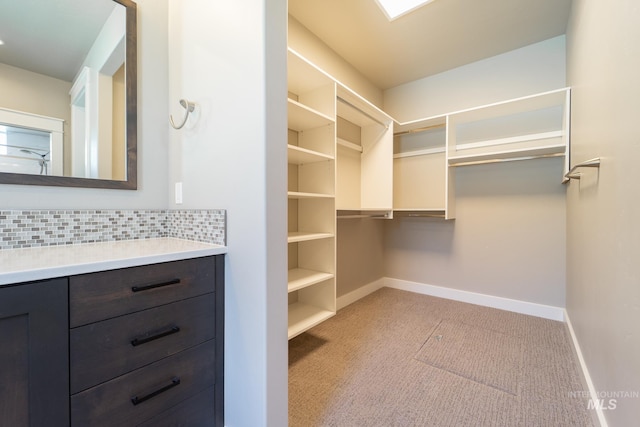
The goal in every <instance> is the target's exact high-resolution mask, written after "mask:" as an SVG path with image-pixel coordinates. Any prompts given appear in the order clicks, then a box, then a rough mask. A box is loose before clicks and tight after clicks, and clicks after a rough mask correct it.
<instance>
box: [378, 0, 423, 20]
mask: <svg viewBox="0 0 640 427" xmlns="http://www.w3.org/2000/svg"><path fill="white" fill-rule="evenodd" d="M432 1H433V0H376V3H378V6H380V8H381V9H382V11H383V12H384V14H385V15H387V18H388V19H389V21H393V20H394V19H396V18H399V17H401V16H402V15H406V14H407V13H409V12H412V11H414V10H416V9H417V8H419V7H421V6H424V5H425V4H427V3H431V2H432Z"/></svg>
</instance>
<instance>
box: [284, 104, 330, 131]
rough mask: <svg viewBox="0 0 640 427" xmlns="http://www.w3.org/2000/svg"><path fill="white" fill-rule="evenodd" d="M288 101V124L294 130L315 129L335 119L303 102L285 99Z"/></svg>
mask: <svg viewBox="0 0 640 427" xmlns="http://www.w3.org/2000/svg"><path fill="white" fill-rule="evenodd" d="M287 101H288V105H289V107H288V126H289V129H292V130H295V131H298V132H300V131H304V130H308V129H315V128H319V127H321V126H326V125H330V124H331V123H334V122H335V120H334V119H332V118H331V117H329V116H327V115H325V114H322V113H321V112H319V111H316V110H314V109H313V108H309V107H307V106H306V105H304V104H301V103H299V102H298V101H294V100H293V99H287Z"/></svg>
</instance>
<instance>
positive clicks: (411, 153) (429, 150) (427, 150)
mask: <svg viewBox="0 0 640 427" xmlns="http://www.w3.org/2000/svg"><path fill="white" fill-rule="evenodd" d="M445 151H446V149H445V148H444V147H438V148H425V149H424V150H412V151H405V152H402V153H395V154H394V155H393V158H394V159H401V158H403V157H417V156H430V155H433V154H440V153H444V152H445Z"/></svg>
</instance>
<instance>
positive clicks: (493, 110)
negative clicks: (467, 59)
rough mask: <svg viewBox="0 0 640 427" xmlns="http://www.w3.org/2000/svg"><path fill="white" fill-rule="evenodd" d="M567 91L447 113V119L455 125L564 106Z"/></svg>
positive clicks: (546, 93) (564, 89) (560, 90)
mask: <svg viewBox="0 0 640 427" xmlns="http://www.w3.org/2000/svg"><path fill="white" fill-rule="evenodd" d="M568 91H569V89H568V88H562V89H557V90H552V91H548V92H543V93H538V94H535V95H529V96H523V97H521V98H515V99H509V100H506V101H502V102H496V103H493V104H487V105H482V106H479V107H474V108H469V109H467V110H461V111H456V112H454V113H449V118H450V119H451V120H453V121H454V122H455V123H458V122H473V121H478V120H486V119H489V118H494V117H501V116H509V115H512V114H517V113H521V112H527V111H533V110H540V109H544V108H549V107H553V106H559V105H564V104H565V101H566V96H567V92H568Z"/></svg>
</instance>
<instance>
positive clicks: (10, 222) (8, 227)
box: [0, 209, 226, 250]
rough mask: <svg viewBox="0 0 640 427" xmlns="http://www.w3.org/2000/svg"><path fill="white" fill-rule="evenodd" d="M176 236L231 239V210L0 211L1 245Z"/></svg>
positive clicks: (222, 242)
mask: <svg viewBox="0 0 640 427" xmlns="http://www.w3.org/2000/svg"><path fill="white" fill-rule="evenodd" d="M158 237H175V238H178V239H187V240H194V241H198V242H206V243H214V244H218V245H225V244H226V211H225V210H224V209H201V210H108V209H101V210H0V250H3V249H18V248H27V247H33V246H57V245H73V244H78V243H93V242H107V241H113V240H135V239H152V238H158Z"/></svg>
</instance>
